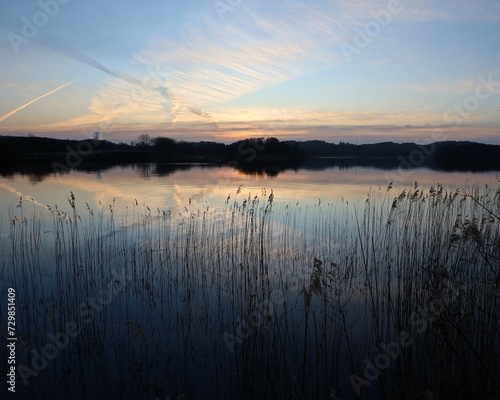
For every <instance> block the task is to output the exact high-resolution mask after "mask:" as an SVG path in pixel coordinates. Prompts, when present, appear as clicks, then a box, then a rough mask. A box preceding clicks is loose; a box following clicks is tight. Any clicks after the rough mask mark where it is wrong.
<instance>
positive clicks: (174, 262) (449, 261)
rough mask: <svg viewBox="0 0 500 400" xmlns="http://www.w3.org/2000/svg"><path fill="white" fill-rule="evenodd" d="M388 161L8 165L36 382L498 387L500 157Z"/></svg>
mask: <svg viewBox="0 0 500 400" xmlns="http://www.w3.org/2000/svg"><path fill="white" fill-rule="evenodd" d="M162 168H166V170H164V169H162ZM172 168H173V169H172ZM386 172H387V171H383V170H380V169H376V168H372V167H366V166H359V165H358V166H350V167H349V168H340V167H338V166H336V167H334V168H326V169H321V168H320V169H297V170H290V169H286V170H284V171H282V172H281V173H279V174H277V175H275V176H270V175H268V174H254V175H252V174H248V173H245V172H242V171H238V170H236V169H231V168H227V167H215V166H211V167H207V166H191V165H179V166H165V165H157V164H139V165H131V166H123V167H113V168H110V169H107V170H101V175H100V179H97V178H96V176H95V174H94V172H93V171H88V172H83V171H71V172H70V173H68V174H64V175H60V176H54V175H51V174H48V175H47V176H46V177H45V178H44V180H43V181H41V182H39V183H37V184H33V182H32V181H31V180H30V177H29V175H28V174H27V173H26V172H23V173H20V174H17V173H14V174H13V175H11V176H10V177H9V178H3V179H2V181H1V182H0V191H1V192H0V193H1V196H2V197H1V199H2V209H1V213H2V224H1V226H2V233H3V235H2V236H3V239H2V240H1V242H0V244H1V248H2V256H1V258H0V262H1V263H2V266H3V269H2V280H1V285H0V290H1V291H2V293H6V290H7V287H15V288H16V290H17V293H18V301H19V306H18V310H19V312H18V327H17V331H18V337H19V342H20V344H19V346H18V363H19V364H20V365H22V366H24V367H25V368H24V369H23V370H22V375H21V374H20V375H19V377H18V385H19V388H18V389H19V393H20V397H21V398H26V399H28V398H32V397H36V398H38V399H44V398H64V397H66V398H74V399H80V398H82V399H84V398H110V399H113V398H131V399H132V398H134V399H155V398H160V399H164V398H166V397H167V396H170V398H171V399H176V398H182V399H186V398H191V399H198V398H214V399H215V398H217V399H236V398H238V399H239V398H247V399H267V398H269V399H271V398H272V399H297V400H299V399H324V398H334V399H342V400H343V399H355V398H359V396H361V397H362V398H365V399H378V398H420V397H423V396H424V395H425V394H426V393H431V394H432V395H434V396H435V397H439V398H443V399H451V398H453V399H455V398H462V399H466V398H471V397H474V395H477V394H478V393H480V397H481V398H497V397H498V395H499V394H500V393H499V391H498V378H497V377H498V376H499V374H498V373H499V371H498V356H499V354H498V343H497V342H498V337H499V335H498V323H497V322H498V317H499V316H498V310H499V309H500V308H499V307H498V301H499V297H498V271H499V270H500V269H499V268H498V265H499V264H498V260H499V259H500V258H499V257H500V239H499V235H500V227H499V221H498V218H497V217H495V215H500V211H499V209H498V208H499V207H500V193H499V192H496V191H495V190H494V189H491V187H492V186H493V187H494V188H496V187H498V184H497V185H495V182H497V181H496V176H495V174H494V173H481V174H476V173H461V172H454V173H449V172H436V171H431V170H429V169H425V168H420V169H415V170H413V171H412V173H411V174H409V175H405V176H404V177H403V178H404V181H402V182H395V183H394V184H393V185H391V186H393V187H392V188H390V189H389V187H388V186H389V185H388V182H387V176H386V174H385V173H386ZM415 181H418V184H415ZM437 182H444V184H443V185H437ZM433 185H434V186H433ZM470 185H476V195H475V197H474V199H475V200H478V202H476V201H475V200H474V199H473V198H471V197H470V196H467V195H466V194H467V193H465V192H457V191H456V188H457V187H465V186H470ZM486 185H489V186H490V188H489V189H487V188H486ZM20 198H22V200H21V201H20ZM56 204H57V206H56ZM47 205H49V207H47ZM482 205H485V206H486V207H488V208H490V209H491V211H492V213H488V212H487V211H486V210H485V209H484V208H483V207H482ZM68 323H74V325H71V326H68ZM72 332H75V334H74V335H72ZM403 334H405V335H406V336H404V335H403ZM402 335H403V336H402ZM53 338H59V339H56V340H59V342H58V343H59V344H60V346H61V348H60V349H57V352H56V354H54V349H53V348H52V347H51V348H50V349H52V353H51V350H50V349H49V348H48V347H47V345H53V344H54V343H56V342H54V340H53ZM410 339H411V342H410ZM56 344H57V343H56ZM63 344H64V346H63ZM396 345H397V346H399V347H397V348H396ZM387 349H388V350H387ZM0 352H1V353H0V354H1V356H2V359H4V356H5V354H4V352H5V347H2V349H1V350H0ZM369 363H371V364H373V365H374V367H371V366H370V365H371V364H370V365H369ZM25 380H26V381H27V382H28V385H24V381H25ZM181 396H184V397H181Z"/></svg>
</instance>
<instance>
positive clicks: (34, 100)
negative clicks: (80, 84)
mask: <svg viewBox="0 0 500 400" xmlns="http://www.w3.org/2000/svg"><path fill="white" fill-rule="evenodd" d="M90 74H91V72H89V73H87V74H85V75H83V76H81V77H79V78H77V79H75V80H72V81H71V82H67V83H65V84H63V85H61V86H59V87H57V88H55V89H54V90H51V91H50V92H48V93H45V94H42V95H41V96H38V97H37V98H36V99H33V100H31V101H28V102H27V103H26V104H24V105H22V106H21V107H18V108H16V109H15V110H12V111H11V112H8V113H7V114H5V115H4V116H2V117H0V122H2V121H5V120H6V119H7V118H9V117H11V116H12V115H14V114H15V113H16V112H18V111H20V110H22V109H23V108H26V107H28V106H29V105H31V104H33V103H34V102H36V101H38V100H40V99H43V98H44V97H47V96H50V95H51V94H53V93H55V92H58V91H59V90H61V89H62V88H65V87H66V86H68V85H71V84H72V83H75V82H77V81H79V80H80V79H83V78H85V77H86V76H87V75H90Z"/></svg>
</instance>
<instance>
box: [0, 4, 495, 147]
mask: <svg viewBox="0 0 500 400" xmlns="http://www.w3.org/2000/svg"><path fill="white" fill-rule="evenodd" d="M269 3H271V2H264V1H260V0H243V1H241V0H221V1H208V0H190V1H182V2H181V1H170V2H167V1H159V0H149V1H147V2H144V3H139V2H136V1H130V0H125V1H120V2H118V1H106V2H101V1H95V0H87V1H85V2H84V1H81V0H45V1H44V0H41V1H31V0H30V1H23V2H3V3H2V5H1V6H0V60H1V61H0V93H1V96H0V134H16V135H18V134H19V135H26V134H29V133H32V134H36V135H39V136H51V137H61V138H63V137H64V138H66V137H70V138H77V139H81V138H86V137H89V136H91V132H93V131H100V132H101V135H102V137H103V138H105V139H108V140H111V141H115V142H119V141H127V142H128V141H130V140H133V139H134V138H136V137H137V136H138V135H140V134H143V133H148V134H150V135H151V136H168V137H175V138H177V139H183V140H217V141H225V142H229V141H233V140H236V139H240V138H244V137H251V136H276V137H279V138H283V139H285V138H289V139H298V140H306V139H324V140H327V141H333V142H338V141H340V140H342V141H350V142H356V141H357V142H358V143H370V142H378V141H385V140H392V141H396V142H403V141H412V142H417V141H418V142H420V141H432V140H475V141H480V142H486V143H500V135H499V128H498V127H499V126H500V124H499V122H500V111H499V110H500V96H499V94H500V52H499V51H498V50H497V49H498V41H499V39H500V3H499V2H498V1H493V0H478V1H475V2H470V1H464V0H454V1H448V0H447V1H443V0H421V1H418V2H417V1H414V0H413V1H412V0H402V1H397V0H390V1H357V2H352V1H347V0H340V1H334V0H328V1H326V0H316V1H309V2H305V1H297V0H286V1H285V0H277V1H273V2H272V3H271V4H269ZM37 25H38V26H37Z"/></svg>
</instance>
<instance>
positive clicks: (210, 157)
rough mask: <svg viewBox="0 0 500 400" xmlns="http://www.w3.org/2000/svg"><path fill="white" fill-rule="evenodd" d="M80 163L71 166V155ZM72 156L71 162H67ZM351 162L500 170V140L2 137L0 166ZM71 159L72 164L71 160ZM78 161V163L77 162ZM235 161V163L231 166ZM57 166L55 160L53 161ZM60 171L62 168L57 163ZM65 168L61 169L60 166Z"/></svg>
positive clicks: (314, 165) (302, 165) (295, 165)
mask: <svg viewBox="0 0 500 400" xmlns="http://www.w3.org/2000/svg"><path fill="white" fill-rule="evenodd" d="M73 155H74V156H75V157H76V159H78V158H80V159H81V162H78V163H73V164H75V165H71V164H72V162H71V160H74V159H75V158H73V159H72V158H71V157H72V156H73ZM68 160H70V162H69V163H68ZM342 160H346V161H344V164H346V163H347V164H349V163H352V164H354V165H357V166H362V165H363V164H368V165H370V166H377V164H378V165H379V166H380V168H382V169H395V168H399V167H401V168H405V169H406V168H412V167H421V166H426V167H429V168H431V169H437V170H461V171H476V170H477V171H492V170H500V145H490V144H482V143H475V142H457V141H443V142H435V143H429V144H426V145H423V144H415V143H393V142H383V143H376V144H361V145H356V144H351V143H344V142H340V143H338V144H335V143H328V142H325V141H320V140H308V141H295V140H285V141H280V140H279V139H277V138H274V137H269V138H251V139H244V140H240V141H236V142H234V143H230V144H224V143H217V142H207V141H201V142H187V141H177V140H174V139H171V138H166V137H157V138H151V137H149V135H141V136H139V137H138V139H137V140H135V141H132V142H130V143H128V144H127V143H123V142H122V143H113V142H110V141H107V140H100V139H99V134H98V132H96V133H95V134H94V139H85V140H80V141H78V140H69V139H53V138H44V137H37V136H33V135H30V136H0V166H7V165H18V166H28V165H30V164H54V163H56V165H59V166H61V167H66V168H71V167H96V168H97V167H106V166H115V165H121V164H127V163H152V162H155V163H164V164H182V163H199V164H211V165H229V166H236V165H237V166H239V167H240V168H241V169H243V170H245V169H247V167H249V169H250V170H252V168H251V167H250V165H254V166H255V168H257V169H258V168H259V167H262V166H273V165H274V166H276V167H277V168H278V169H287V168H311V169H314V168H321V167H322V166H332V165H333V166H336V165H339V166H341V165H342V164H343V162H342ZM68 164H69V165H68ZM76 164H78V165H76ZM231 164H233V165H231ZM53 167H54V165H53ZM52 169H53V170H55V171H56V172H60V171H58V168H52ZM60 169H62V168H59V170H60Z"/></svg>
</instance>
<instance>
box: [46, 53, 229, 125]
mask: <svg viewBox="0 0 500 400" xmlns="http://www.w3.org/2000/svg"><path fill="white" fill-rule="evenodd" d="M50 48H52V49H53V50H55V51H57V52H59V53H61V54H64V55H65V56H67V57H69V58H72V59H74V60H76V61H80V62H82V63H84V64H86V65H89V66H91V67H93V68H95V69H98V70H99V71H102V72H104V73H106V74H108V75H111V76H114V77H116V78H118V79H122V80H124V81H125V82H128V83H130V84H132V85H138V86H141V87H143V88H145V89H148V90H153V91H157V92H159V93H160V94H161V96H163V98H165V100H166V101H167V102H169V101H170V102H171V103H172V104H173V107H172V114H174V121H173V122H174V123H175V121H176V116H175V114H177V113H179V112H180V110H181V108H183V107H184V108H186V109H187V110H188V111H190V112H192V113H193V114H195V115H198V116H199V117H202V118H205V119H208V120H210V121H211V123H213V124H214V127H215V129H218V128H219V127H218V126H217V122H216V121H215V119H214V117H213V116H212V115H211V114H210V113H208V112H206V111H203V110H202V109H201V107H200V106H198V105H197V104H192V103H190V102H189V101H186V100H183V99H180V98H179V97H178V96H177V95H176V94H175V93H173V90H170V89H168V88H167V87H165V86H164V85H160V84H158V85H156V86H153V85H146V84H144V83H143V82H141V81H140V80H139V79H136V78H134V77H132V76H129V75H127V74H122V73H119V72H116V71H113V70H111V69H109V68H108V67H106V66H105V65H103V64H101V63H100V62H99V61H97V60H95V59H93V58H92V57H89V56H86V55H84V54H82V53H80V52H78V51H76V50H75V49H70V48H67V47H65V46H63V45H58V46H54V45H52V46H51V47H50Z"/></svg>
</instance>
